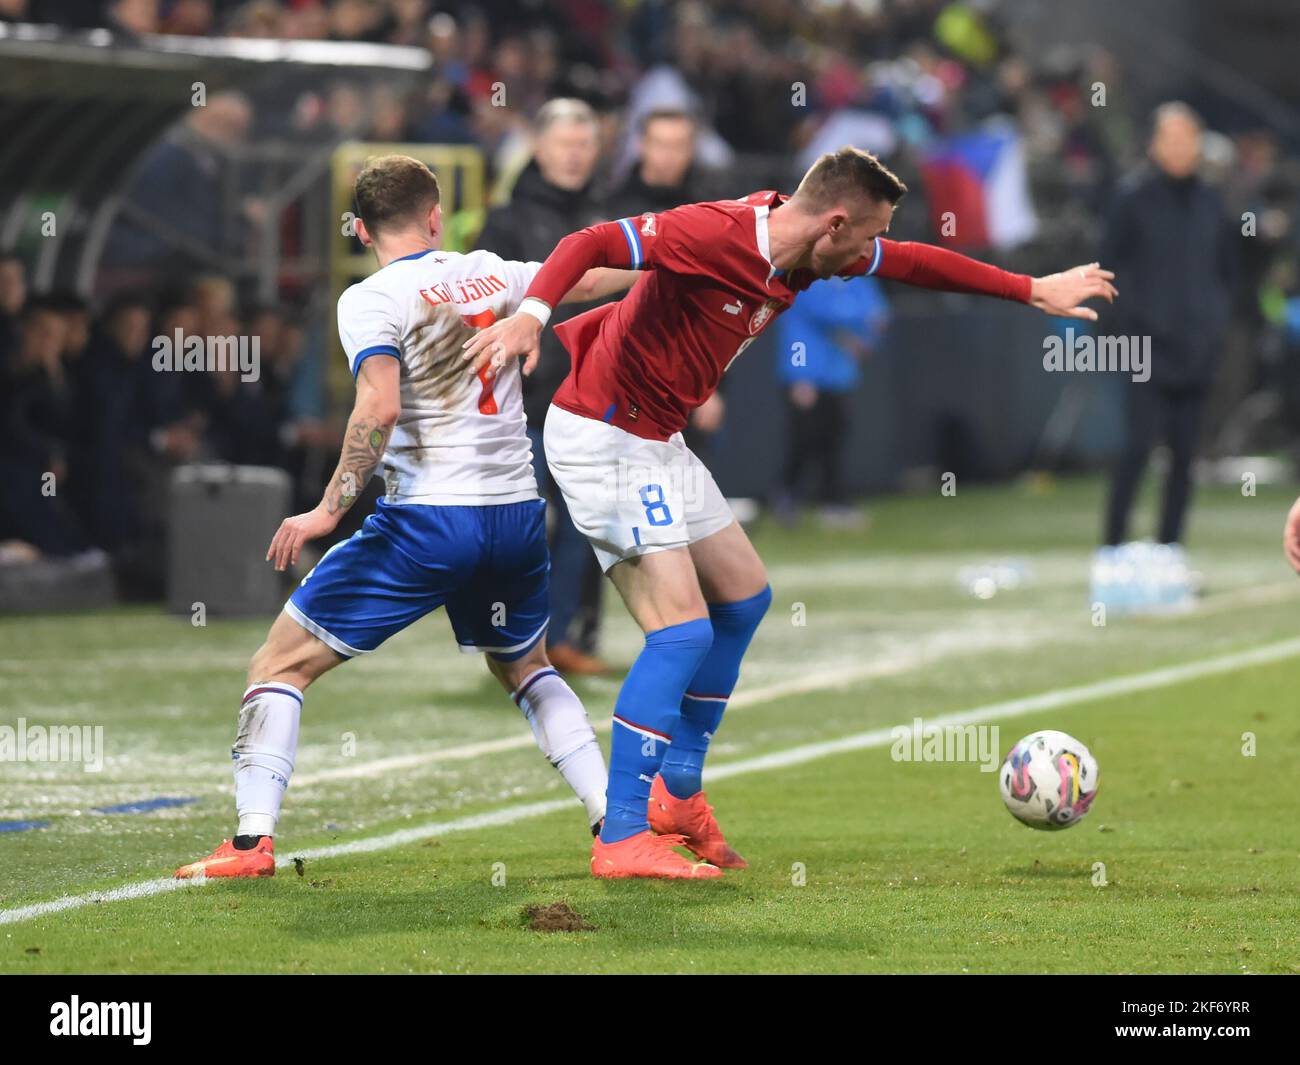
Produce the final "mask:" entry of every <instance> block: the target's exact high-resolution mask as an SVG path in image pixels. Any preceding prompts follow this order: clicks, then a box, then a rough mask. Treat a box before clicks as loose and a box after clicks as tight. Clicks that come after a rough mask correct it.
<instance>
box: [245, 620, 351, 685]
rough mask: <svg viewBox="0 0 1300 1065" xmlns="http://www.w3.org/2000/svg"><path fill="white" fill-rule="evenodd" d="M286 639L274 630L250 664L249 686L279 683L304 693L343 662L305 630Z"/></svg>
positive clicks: (255, 652)
mask: <svg viewBox="0 0 1300 1065" xmlns="http://www.w3.org/2000/svg"><path fill="white" fill-rule="evenodd" d="M299 633H300V635H299V634H298V633H293V634H291V635H288V636H286V635H285V634H284V633H282V632H277V631H276V629H275V628H272V630H271V633H270V635H268V636H267V638H266V642H265V643H263V644H262V646H261V647H259V648H258V649H257V650H256V651H254V652H253V657H252V658H251V659H250V660H249V663H248V683H249V684H257V683H260V682H264V681H272V680H278V681H283V682H284V683H286V684H292V685H293V686H294V687H296V688H298V689H299V690H302V689H304V688H306V687H307V685H308V684H310V683H311V682H312V681H314V680H315V679H316V678H317V677H319V676H320V675H321V674H322V673H324V672H326V671H327V670H329V669H332V668H333V667H334V666H336V665H337V664H338V663H339V661H341V659H340V658H339V657H338V655H336V654H335V653H334V652H333V651H331V650H330V649H329V648H328V647H326V646H325V645H324V644H323V643H321V641H320V640H318V639H316V637H314V636H312V635H311V634H310V633H309V632H307V631H305V630H299Z"/></svg>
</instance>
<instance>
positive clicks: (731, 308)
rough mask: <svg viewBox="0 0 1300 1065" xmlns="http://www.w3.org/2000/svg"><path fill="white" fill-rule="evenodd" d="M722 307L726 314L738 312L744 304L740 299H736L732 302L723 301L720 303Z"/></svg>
mask: <svg viewBox="0 0 1300 1065" xmlns="http://www.w3.org/2000/svg"><path fill="white" fill-rule="evenodd" d="M722 309H723V310H724V311H726V312H727V313H728V314H739V313H740V312H741V311H743V310H744V309H745V304H744V303H742V302H741V301H740V300H736V302H735V303H734V304H731V303H724V304H723V305H722Z"/></svg>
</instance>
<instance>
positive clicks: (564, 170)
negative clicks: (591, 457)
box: [478, 98, 606, 673]
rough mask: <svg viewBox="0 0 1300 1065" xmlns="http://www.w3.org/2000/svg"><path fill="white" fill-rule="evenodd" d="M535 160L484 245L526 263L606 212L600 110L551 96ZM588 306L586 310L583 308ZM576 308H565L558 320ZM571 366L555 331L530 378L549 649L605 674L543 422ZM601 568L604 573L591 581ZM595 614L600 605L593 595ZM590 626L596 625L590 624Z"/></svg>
mask: <svg viewBox="0 0 1300 1065" xmlns="http://www.w3.org/2000/svg"><path fill="white" fill-rule="evenodd" d="M534 136H535V145H534V153H533V160H532V162H530V163H529V164H528V166H527V167H525V169H524V171H523V172H522V173H521V174H520V175H519V180H518V182H517V183H516V184H515V187H514V191H513V193H512V194H511V197H510V202H509V203H508V204H506V205H504V206H501V207H497V208H494V209H493V210H492V211H491V212H489V214H488V217H487V222H486V224H485V225H484V227H483V232H482V233H481V234H479V239H478V244H479V246H480V247H483V248H487V249H489V250H491V251H494V252H496V253H497V254H498V255H500V256H501V257H502V258H503V259H517V260H520V261H523V262H527V261H530V260H536V261H541V260H543V259H545V258H546V257H547V256H548V255H549V254H550V253H551V251H552V249H553V248H554V247H555V245H556V244H558V243H559V241H560V240H561V238H563V237H566V236H568V234H570V233H572V232H574V231H575V230H578V229H583V228H584V227H586V226H589V225H591V224H593V223H595V222H600V221H603V220H604V219H605V217H606V211H605V208H604V206H603V205H602V204H601V203H600V202H599V201H598V200H597V199H596V196H595V193H594V192H593V177H594V175H595V171H596V163H597V160H598V159H599V157H600V138H599V127H598V122H597V118H596V113H595V112H594V111H593V110H592V109H591V107H590V106H589V105H587V104H585V103H583V102H582V101H580V100H572V99H565V98H559V99H555V100H551V101H549V102H548V103H547V104H546V105H545V106H544V107H543V108H542V109H541V110H540V111H539V112H538V115H537V120H536V124H535V130H534ZM579 309H581V308H579ZM574 313H576V311H574V310H573V309H570V308H559V309H557V311H556V314H555V319H556V320H557V321H564V320H565V319H566V318H569V317H572V316H573V314H574ZM568 372H569V357H568V354H567V353H566V352H565V350H564V348H563V347H562V346H561V345H560V343H559V341H558V340H556V339H555V337H554V335H553V334H548V336H547V338H546V341H545V342H544V346H543V350H542V358H541V361H540V362H539V363H538V366H537V369H536V371H535V372H534V373H533V374H532V376H531V377H526V378H525V379H524V409H525V412H526V414H527V416H528V435H529V438H530V439H531V440H532V445H533V460H534V463H535V465H536V469H537V479H538V485H539V487H540V488H541V489H542V491H543V493H544V494H545V495H546V497H547V499H548V500H549V501H550V505H551V507H552V512H553V514H554V522H553V525H552V543H551V589H550V594H551V621H550V628H549V630H548V640H549V645H548V652H547V653H548V654H549V655H550V658H551V663H552V664H553V665H554V666H555V667H556V669H559V670H562V671H566V672H570V673H599V672H602V671H603V670H604V668H605V667H604V664H603V663H602V662H601V661H600V660H599V659H598V658H596V657H595V656H594V655H593V654H592V653H591V651H592V650H593V649H594V646H593V644H592V643H590V642H588V644H587V647H586V648H585V649H584V648H581V647H579V646H578V645H577V642H576V641H577V637H575V636H574V635H572V633H571V629H572V628H573V626H574V622H575V619H576V618H577V616H578V612H579V609H580V607H582V606H583V605H584V604H583V589H584V585H586V587H587V588H588V589H590V588H591V587H593V584H594V587H595V589H597V591H596V593H594V594H596V595H599V590H600V588H601V584H600V581H599V579H598V576H599V568H598V567H597V565H596V560H595V556H594V555H593V554H592V552H591V549H590V548H589V547H588V546H587V542H586V540H585V538H584V537H583V536H582V535H581V534H580V533H579V532H578V531H577V530H576V529H575V528H574V527H573V522H572V521H571V520H570V518H569V513H568V509H567V508H566V507H565V505H564V500H563V497H562V496H561V495H560V492H559V491H558V489H557V488H556V486H555V483H554V481H553V480H552V478H551V475H550V472H549V470H547V468H546V459H545V453H544V451H543V449H542V425H543V423H544V422H545V419H546V410H547V408H548V407H549V406H550V403H551V397H552V396H553V395H554V394H555V390H556V388H558V387H559V385H560V382H561V381H563V380H564V378H565V375H567V374H568ZM592 570H595V571H596V574H597V579H596V580H595V581H594V582H589V581H588V580H587V575H588V574H589V573H590V572H591V571H592ZM590 595H591V593H589V597H588V602H587V603H586V606H587V607H588V610H589V612H590V611H591V609H592V608H593V607H595V609H596V611H597V612H598V610H599V607H598V600H597V603H596V604H593V603H592V602H591V601H590ZM588 628H589V631H590V623H588Z"/></svg>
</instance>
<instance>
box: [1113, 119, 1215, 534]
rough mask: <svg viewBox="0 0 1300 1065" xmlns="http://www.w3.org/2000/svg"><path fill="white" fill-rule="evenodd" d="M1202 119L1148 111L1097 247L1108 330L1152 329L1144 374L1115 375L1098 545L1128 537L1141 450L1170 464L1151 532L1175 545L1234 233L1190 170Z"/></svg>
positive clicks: (1141, 333) (1139, 332)
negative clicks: (1148, 131) (1130, 170)
mask: <svg viewBox="0 0 1300 1065" xmlns="http://www.w3.org/2000/svg"><path fill="white" fill-rule="evenodd" d="M1201 130H1202V126H1201V120H1200V118H1199V117H1198V116H1197V114H1196V113H1195V112H1194V111H1193V110H1192V109H1191V108H1190V107H1188V106H1187V105H1186V104H1181V103H1167V104H1163V105H1161V106H1160V107H1159V108H1157V109H1156V112H1155V115H1154V123H1153V127H1152V137H1151V144H1150V158H1151V164H1152V165H1151V167H1150V168H1149V169H1147V170H1144V171H1143V172H1142V173H1140V174H1137V175H1135V176H1134V178H1133V179H1131V180H1130V181H1129V182H1127V183H1126V184H1125V186H1124V187H1122V188H1121V190H1120V193H1119V196H1118V198H1117V200H1116V202H1115V205H1114V208H1113V212H1112V215H1111V218H1110V221H1109V225H1108V227H1107V232H1106V235H1105V240H1104V242H1103V246H1102V254H1101V261H1102V262H1104V263H1105V264H1106V265H1107V266H1108V267H1109V268H1110V269H1112V270H1114V271H1115V285H1116V287H1117V288H1118V289H1119V291H1120V292H1121V293H1122V294H1123V301H1122V304H1120V303H1117V304H1116V308H1117V312H1116V313H1115V315H1114V317H1113V319H1112V329H1111V332H1112V333H1113V334H1115V335H1116V336H1122V335H1132V336H1137V337H1150V345H1151V347H1150V371H1151V372H1150V379H1149V380H1137V381H1134V380H1128V379H1125V383H1124V437H1123V443H1122V446H1121V450H1120V455H1119V458H1118V460H1117V462H1116V464H1115V468H1114V472H1113V475H1112V479H1111V488H1110V500H1109V505H1108V507H1107V511H1106V527H1105V533H1104V540H1105V543H1106V544H1107V545H1109V546H1114V545H1118V544H1120V543H1122V542H1123V541H1124V540H1125V539H1126V538H1127V535H1128V525H1129V516H1130V513H1131V511H1132V508H1133V501H1134V498H1135V496H1136V494H1137V490H1138V486H1139V484H1140V482H1141V479H1142V473H1143V471H1144V469H1145V467H1146V462H1147V457H1148V455H1149V454H1150V451H1151V449H1152V447H1153V446H1155V444H1157V443H1158V442H1160V441H1161V440H1162V439H1163V440H1164V442H1165V443H1167V444H1168V446H1169V451H1170V464H1169V473H1168V478H1167V480H1166V482H1165V492H1164V501H1163V506H1162V509H1161V514H1160V525H1159V529H1158V532H1157V539H1158V541H1159V542H1160V543H1162V544H1172V545H1177V544H1181V542H1182V538H1183V526H1184V521H1185V518H1186V514H1187V507H1188V503H1189V501H1190V498H1191V487H1192V485H1191V467H1192V460H1193V458H1194V457H1195V454H1196V445H1197V438H1198V435H1199V432H1198V430H1199V424H1200V420H1201V414H1202V411H1203V409H1204V407H1205V400H1206V397H1207V395H1208V393H1209V390H1210V386H1211V384H1212V382H1213V380H1214V374H1215V370H1216V368H1217V363H1218V359H1219V353H1220V349H1221V347H1222V344H1223V339H1224V334H1225V332H1226V329H1227V325H1228V314H1229V295H1230V288H1231V279H1232V274H1233V263H1234V260H1235V257H1236V256H1235V252H1236V244H1235V239H1234V238H1235V231H1234V230H1233V229H1232V228H1231V227H1230V225H1229V222H1228V219H1227V216H1226V212H1225V209H1224V205H1223V202H1222V200H1221V199H1220V197H1219V193H1218V191H1217V190H1216V189H1214V188H1213V187H1211V186H1210V185H1209V184H1207V183H1206V182H1205V181H1204V180H1203V179H1202V178H1201V177H1200V175H1199V173H1198V167H1199V164H1200V156H1201Z"/></svg>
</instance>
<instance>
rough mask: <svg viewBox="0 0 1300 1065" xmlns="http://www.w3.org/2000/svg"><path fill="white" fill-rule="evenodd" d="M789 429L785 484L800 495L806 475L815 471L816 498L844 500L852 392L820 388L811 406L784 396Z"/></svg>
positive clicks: (793, 494)
mask: <svg viewBox="0 0 1300 1065" xmlns="http://www.w3.org/2000/svg"><path fill="white" fill-rule="evenodd" d="M785 406H786V414H787V418H788V425H789V433H788V442H787V450H786V458H785V472H784V474H783V476H782V479H781V480H782V485H783V487H784V488H785V490H786V492H788V493H789V494H790V495H791V496H792V497H798V495H799V491H800V485H801V483H802V482H803V480H804V478H805V475H807V474H808V472H809V471H812V475H813V478H814V480H815V481H816V485H817V489H816V490H817V502H819V503H830V504H835V503H842V502H844V444H845V441H846V439H847V437H848V427H849V394H848V393H847V392H828V391H826V390H825V389H819V390H818V392H817V399H816V400H815V401H814V403H813V404H812V406H810V407H807V408H804V407H800V406H799V405H798V404H797V403H795V401H794V400H793V399H792V398H791V397H790V394H789V392H787V393H786V397H785Z"/></svg>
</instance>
